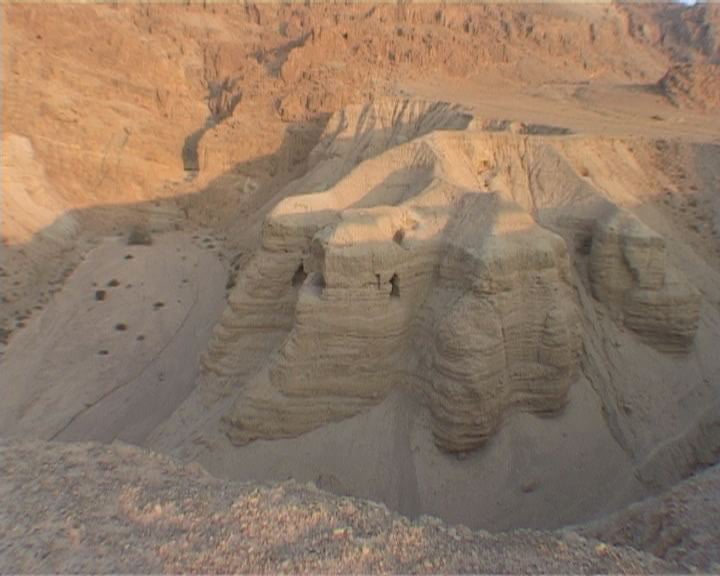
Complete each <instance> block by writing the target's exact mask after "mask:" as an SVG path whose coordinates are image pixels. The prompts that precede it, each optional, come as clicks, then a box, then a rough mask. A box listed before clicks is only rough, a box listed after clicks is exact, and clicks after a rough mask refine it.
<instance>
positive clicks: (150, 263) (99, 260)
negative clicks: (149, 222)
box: [0, 232, 226, 443]
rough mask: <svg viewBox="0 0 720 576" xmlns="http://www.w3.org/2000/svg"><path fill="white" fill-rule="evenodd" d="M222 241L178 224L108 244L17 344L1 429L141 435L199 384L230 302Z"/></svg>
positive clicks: (10, 354) (71, 436)
mask: <svg viewBox="0 0 720 576" xmlns="http://www.w3.org/2000/svg"><path fill="white" fill-rule="evenodd" d="M208 238H209V237H208ZM210 246H213V248H210ZM217 249H218V247H217V246H216V245H215V244H213V243H212V242H211V241H209V240H208V241H207V242H206V243H203V242H202V238H201V237H200V236H197V240H193V239H192V238H191V237H190V235H189V234H184V233H180V232H178V233H166V234H158V235H155V237H154V243H153V245H152V246H128V244H127V241H126V238H125V237H124V236H123V237H113V238H107V239H104V240H102V241H101V242H100V244H99V245H98V246H97V247H96V248H94V249H93V250H91V251H90V252H89V253H88V254H87V255H86V256H85V258H84V261H83V262H82V263H81V264H80V265H79V266H78V267H77V269H76V270H75V271H74V272H73V274H72V275H71V276H70V277H69V278H68V279H67V281H66V283H65V285H64V287H63V289H62V291H60V292H59V293H57V294H56V295H55V296H54V297H53V299H52V300H51V302H50V303H49V305H48V306H47V308H46V309H45V310H44V311H43V312H41V313H40V314H38V315H37V316H35V317H34V318H33V319H32V320H31V321H30V322H29V323H28V325H27V327H25V328H24V329H23V330H22V331H21V332H20V333H19V334H17V336H16V337H14V338H13V339H12V340H11V342H10V344H9V346H8V348H7V350H6V357H5V359H4V360H3V365H2V375H1V376H0V393H1V394H2V397H3V402H2V407H1V408H0V433H1V434H2V435H3V436H22V435H25V434H32V435H33V436H37V437H40V438H46V439H50V438H52V439H59V440H78V439H93V440H98V441H105V442H111V441H112V440H114V439H122V440H125V441H128V442H134V443H142V441H143V439H144V438H145V437H146V436H147V435H148V434H149V433H150V432H151V431H152V430H153V429H154V428H155V427H156V426H157V425H158V424H159V423H160V422H162V421H163V420H164V419H165V418H167V417H168V416H169V415H170V414H171V413H172V412H173V410H174V409H175V407H177V406H178V405H179V404H180V403H181V402H182V401H183V400H184V399H185V397H186V396H187V395H188V394H189V393H190V392H191V391H192V389H193V387H194V384H195V375H196V373H197V358H198V355H199V353H200V352H201V351H202V350H203V347H204V345H205V342H206V340H207V338H208V335H209V333H210V330H211V329H212V326H213V325H214V323H215V321H216V319H217V317H218V315H219V314H220V312H221V311H222V307H223V305H224V295H225V291H224V282H225V278H226V274H225V270H224V267H223V265H222V264H221V262H220V261H219V259H218V256H217Z"/></svg>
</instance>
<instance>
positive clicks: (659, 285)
mask: <svg viewBox="0 0 720 576" xmlns="http://www.w3.org/2000/svg"><path fill="white" fill-rule="evenodd" d="M589 270H590V280H591V286H592V291H593V295H594V296H595V297H596V298H597V299H598V300H600V301H601V302H604V303H606V304H607V305H608V307H609V308H610V310H611V311H612V312H613V313H614V314H615V315H616V316H617V317H618V318H619V319H620V320H621V321H623V322H624V324H625V325H626V326H627V327H628V328H630V329H631V330H633V331H635V332H636V333H637V334H638V335H639V336H640V337H641V338H642V339H643V340H644V341H645V342H647V343H648V344H650V345H651V346H653V347H655V348H657V349H658V350H660V351H663V352H671V353H683V352H687V351H688V350H689V348H690V347H691V346H692V343H693V341H694V338H695V333H696V332H697V327H698V322H699V320H700V300H701V299H700V293H699V292H698V291H697V290H696V289H695V288H694V287H693V286H692V285H691V284H690V283H689V282H688V281H687V279H686V278H685V277H684V276H683V274H682V273H681V272H680V271H678V270H677V269H675V268H674V267H673V266H671V265H670V264H669V263H668V261H667V254H666V246H665V239H664V238H663V237H662V236H660V235H659V234H657V233H656V232H654V231H653V230H651V229H650V228H649V227H648V226H646V225H645V224H643V223H642V222H641V221H640V220H638V219H637V218H636V217H635V216H633V215H632V214H630V213H629V212H626V211H623V210H612V211H611V212H610V214H609V215H607V216H606V217H605V218H604V219H601V220H599V221H598V222H597V224H596V226H595V231H594V234H593V243H592V250H591V253H590V269H589Z"/></svg>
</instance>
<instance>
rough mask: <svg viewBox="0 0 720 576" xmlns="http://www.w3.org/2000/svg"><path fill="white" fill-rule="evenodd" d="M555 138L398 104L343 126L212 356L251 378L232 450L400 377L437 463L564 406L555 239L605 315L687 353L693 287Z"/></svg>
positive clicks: (571, 335)
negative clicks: (427, 425) (583, 249)
mask: <svg viewBox="0 0 720 576" xmlns="http://www.w3.org/2000/svg"><path fill="white" fill-rule="evenodd" d="M562 133H563V132H562V131H561V130H553V129H552V127H532V126H517V125H515V124H513V123H508V122H502V121H484V120H482V119H477V118H476V119H471V118H470V117H469V115H468V114H467V113H466V112H464V111H462V110H461V109H458V108H453V107H449V106H447V105H440V104H432V105H430V104H427V103H418V102H408V101H402V100H401V101H397V100H393V101H379V102H377V103H375V104H372V105H368V106H366V107H362V108H354V109H349V110H345V111H342V112H340V113H338V114H336V116H335V117H334V118H333V119H331V121H330V122H329V124H328V128H327V129H326V133H325V135H324V136H323V137H322V138H321V139H320V144H319V145H318V146H317V147H316V149H315V150H314V151H313V152H312V154H311V156H310V157H311V162H310V164H311V166H312V167H313V168H312V169H311V171H310V172H309V174H307V175H306V176H305V177H304V178H303V179H301V181H300V182H299V183H298V182H296V183H295V184H294V185H293V186H295V188H294V189H293V192H294V194H293V195H289V196H288V197H287V198H285V199H284V200H283V201H281V202H280V203H279V204H278V205H277V206H276V207H275V209H274V210H273V211H272V213H271V214H270V215H269V217H268V218H267V220H266V222H265V225H264V228H263V242H262V248H261V252H260V253H259V254H258V255H257V256H256V257H255V259H254V260H253V261H252V262H251V264H250V265H249V267H248V269H247V270H246V272H245V274H243V277H242V280H241V282H240V284H239V285H238V287H237V288H236V289H235V290H234V292H233V293H232V295H231V297H230V307H229V308H228V310H227V311H226V313H225V315H224V316H223V320H222V322H221V325H220V326H219V327H218V328H217V329H216V334H215V338H214V339H213V342H212V343H211V346H210V349H209V351H208V354H207V355H206V358H205V364H206V366H207V367H208V368H209V369H210V370H212V371H215V372H217V373H219V374H222V375H224V376H225V377H227V378H228V379H229V380H230V381H233V382H236V383H237V384H238V385H242V386H243V391H242V393H241V394H240V396H239V398H238V399H237V400H236V401H235V402H234V404H233V406H232V408H231V409H230V411H229V413H228V414H227V417H226V422H227V424H228V426H227V430H228V433H229V435H230V437H231V438H232V439H233V441H235V442H237V443H245V442H248V441H252V440H254V439H257V438H276V437H288V436H295V435H298V434H301V433H304V432H306V431H309V430H312V429H313V428H316V427H318V426H320V425H322V424H324V423H327V422H331V421H336V420H340V419H343V418H347V417H349V416H352V415H354V414H356V413H358V412H359V411H361V410H362V409H364V408H365V407H368V406H371V405H374V404H377V403H378V402H380V401H381V400H382V399H384V398H385V397H386V395H387V394H388V392H389V390H390V389H392V388H393V387H395V386H400V385H407V386H409V387H410V388H411V389H412V390H415V391H417V392H418V393H420V394H421V395H422V397H424V398H425V400H426V403H427V406H428V409H429V412H430V414H431V426H432V429H433V433H434V436H435V440H436V443H437V444H438V445H439V446H440V447H442V448H444V449H446V450H448V451H467V450H471V449H473V448H476V447H477V446H479V445H481V444H482V443H483V442H485V441H486V440H487V438H488V437H489V436H490V435H492V433H493V432H494V431H495V430H497V428H498V426H500V424H501V422H502V419H503V417H504V416H505V415H506V414H508V413H509V412H511V411H513V410H522V411H528V412H534V413H552V412H557V411H559V410H561V409H562V408H563V406H564V405H565V403H566V401H567V394H568V389H569V387H570V386H571V384H572V382H573V381H574V380H575V378H576V377H577V375H578V367H579V358H580V352H581V349H582V336H581V330H580V329H579V318H580V316H579V307H578V303H577V300H576V297H575V283H576V279H575V276H574V272H573V265H572V264H573V263H572V261H571V254H569V251H568V247H567V246H568V244H567V243H566V238H567V239H568V240H570V241H571V242H572V247H573V249H574V250H577V249H578V246H577V245H576V244H577V242H579V243H580V244H581V245H582V244H588V243H589V244H590V245H591V249H590V254H589V256H588V258H589V266H588V268H589V276H590V282H591V285H592V290H593V293H594V295H595V296H596V298H597V299H598V300H599V302H600V303H599V304H598V305H600V306H606V307H607V308H609V309H610V310H611V311H612V313H613V315H614V316H615V317H616V318H617V320H618V321H619V322H623V323H624V324H625V325H626V326H627V327H628V328H630V329H632V330H633V331H635V332H636V333H637V334H638V335H639V336H640V338H642V339H643V340H644V341H645V342H646V343H648V344H649V345H651V346H654V347H655V348H657V349H658V350H661V351H665V352H675V353H682V352H686V351H687V350H688V349H689V347H690V346H691V344H692V341H693V338H694V334H695V331H696V329H697V323H698V307H699V302H700V299H699V295H698V293H697V291H696V290H695V289H694V288H692V286H691V285H690V284H689V283H688V282H687V281H686V280H685V279H684V278H683V277H682V274H681V273H679V272H678V271H677V270H674V269H673V268H672V267H670V266H669V265H668V264H667V262H666V258H665V246H664V241H663V239H662V237H660V236H659V235H658V234H655V233H654V232H652V231H651V230H650V229H649V228H648V227H647V226H645V225H644V224H642V223H641V222H640V221H639V220H638V219H637V218H636V217H634V216H632V214H630V213H629V212H626V211H624V210H619V209H617V208H616V207H615V205H614V204H613V202H612V200H611V198H610V197H609V195H608V193H607V192H605V191H602V190H600V189H598V188H597V187H595V186H593V185H592V184H591V183H590V182H588V181H586V179H584V178H583V177H582V175H579V174H578V173H577V168H576V167H575V166H574V165H573V163H572V161H571V160H572V159H571V155H569V154H568V152H567V147H568V146H576V147H586V148H588V149H589V146H590V144H589V143H588V142H584V141H583V140H581V139H577V140H575V141H572V143H571V144H570V145H569V144H568V143H567V142H566V141H564V140H563V139H562V138H561V137H559V135H561V134H562ZM351 135H354V136H351ZM593 145H594V146H597V145H596V144H593ZM617 148H618V146H617V145H616V144H615V143H612V144H611V145H610V146H609V149H610V150H611V153H612V150H614V149H617ZM602 152H603V153H605V152H606V151H605V150H603V151H602ZM620 152H622V151H620ZM620 152H617V151H616V152H614V153H616V154H617V156H618V159H621V158H622V156H621V155H620ZM595 153H596V154H597V151H595ZM328 175H331V176H332V178H329V179H328ZM327 182H330V184H329V185H328V184H327ZM550 182H552V183H553V184H552V186H551V185H550ZM323 183H325V184H323ZM568 206H572V211H570V209H569V208H568ZM608 211H609V212H610V214H611V215H610V216H608V217H605V218H604V219H603V220H601V221H600V223H599V224H597V225H596V226H595V228H593V226H592V223H593V222H594V221H596V220H597V218H598V217H599V215H601V214H605V213H608ZM568 221H570V222H573V224H572V225H571V226H570V228H568V227H567V222H568ZM563 223H564V224H563ZM573 227H574V228H573ZM568 230H569V235H568ZM583 234H584V235H586V236H587V237H586V238H584V240H580V241H578V240H577V238H575V236H576V235H579V236H580V237H583ZM574 250H573V252H574ZM260 333H261V334H263V338H259V337H258V334H260ZM237 347H242V350H243V353H242V354H238V355H237V356H236V355H234V354H233V350H237V349H238V348H237ZM248 351H250V352H251V354H249V355H248ZM236 357H237V358H243V359H244V361H243V362H242V363H240V362H235V361H234V360H233V359H234V358H236ZM248 357H249V358H250V359H251V360H250V361H249V362H248V361H247V359H248Z"/></svg>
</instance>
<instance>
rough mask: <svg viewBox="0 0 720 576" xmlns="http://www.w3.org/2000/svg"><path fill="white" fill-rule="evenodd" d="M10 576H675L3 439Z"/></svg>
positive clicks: (4, 539)
mask: <svg viewBox="0 0 720 576" xmlns="http://www.w3.org/2000/svg"><path fill="white" fill-rule="evenodd" d="M0 469H1V472H0V571H1V572H3V573H13V572H24V573H38V572H63V573H68V572H75V573H77V572H84V573H87V572H91V573H111V572H112V573H150V572H176V573H177V572H206V573H218V572H223V573H230V572H308V571H309V572H364V573H368V572H403V573H408V572H419V573H437V572H454V573H458V572H494V573H508V572H510V573H521V572H555V573H557V572H565V573H567V572H572V573H588V572H592V573H597V572H614V573H618V572H631V573H641V572H653V573H658V572H667V571H672V570H673V566H672V565H669V564H667V563H665V562H663V561H661V560H658V559H657V558H655V557H653V556H651V555H648V554H645V553H641V552H637V551H635V550H632V549H629V548H619V547H613V546H608V545H605V544H602V543H600V542H598V541H596V540H587V539H585V538H582V537H580V536H578V535H577V534H576V533H573V532H537V531H525V530H523V531H513V532H509V533H503V534H495V535H494V534H489V533H487V532H473V531H470V530H468V529H466V528H463V527H448V526H446V525H444V524H442V523H441V522H439V521H437V520H435V519H432V518H427V517H425V518H422V519H420V520H419V521H416V522H413V521H409V520H407V519H406V518H403V517H401V516H399V515H397V514H394V513H392V512H390V511H388V510H387V508H385V507H384V506H381V505H377V504H374V503H371V502H366V501H362V500H357V499H351V498H340V497H336V496H333V495H330V494H326V493H324V492H320V491H318V490H317V489H315V488H314V487H312V486H301V485H298V484H296V483H292V482H291V483H284V484H278V485H272V486H265V485H262V486H261V485H253V484H238V483H232V482H228V481H222V480H217V479H214V478H212V477H210V476H209V475H207V473H205V472H204V471H203V470H202V469H201V468H200V467H198V466H194V465H179V464H177V463H176V462H174V461H173V460H171V459H169V458H167V457H165V456H161V455H158V454H154V453H149V452H146V451H143V450H141V449H139V448H135V447H130V446H126V445H111V446H106V445H99V444H57V443H42V442H7V441H0Z"/></svg>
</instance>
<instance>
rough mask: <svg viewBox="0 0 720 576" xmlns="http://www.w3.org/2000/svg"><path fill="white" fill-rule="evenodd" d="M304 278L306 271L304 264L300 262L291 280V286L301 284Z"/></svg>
mask: <svg viewBox="0 0 720 576" xmlns="http://www.w3.org/2000/svg"><path fill="white" fill-rule="evenodd" d="M305 278H307V272H305V265H304V264H303V263H302V262H301V263H300V266H298V267H297V270H295V274H293V277H292V280H291V283H292V285H293V287H297V286H301V285H302V283H303V282H305Z"/></svg>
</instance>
